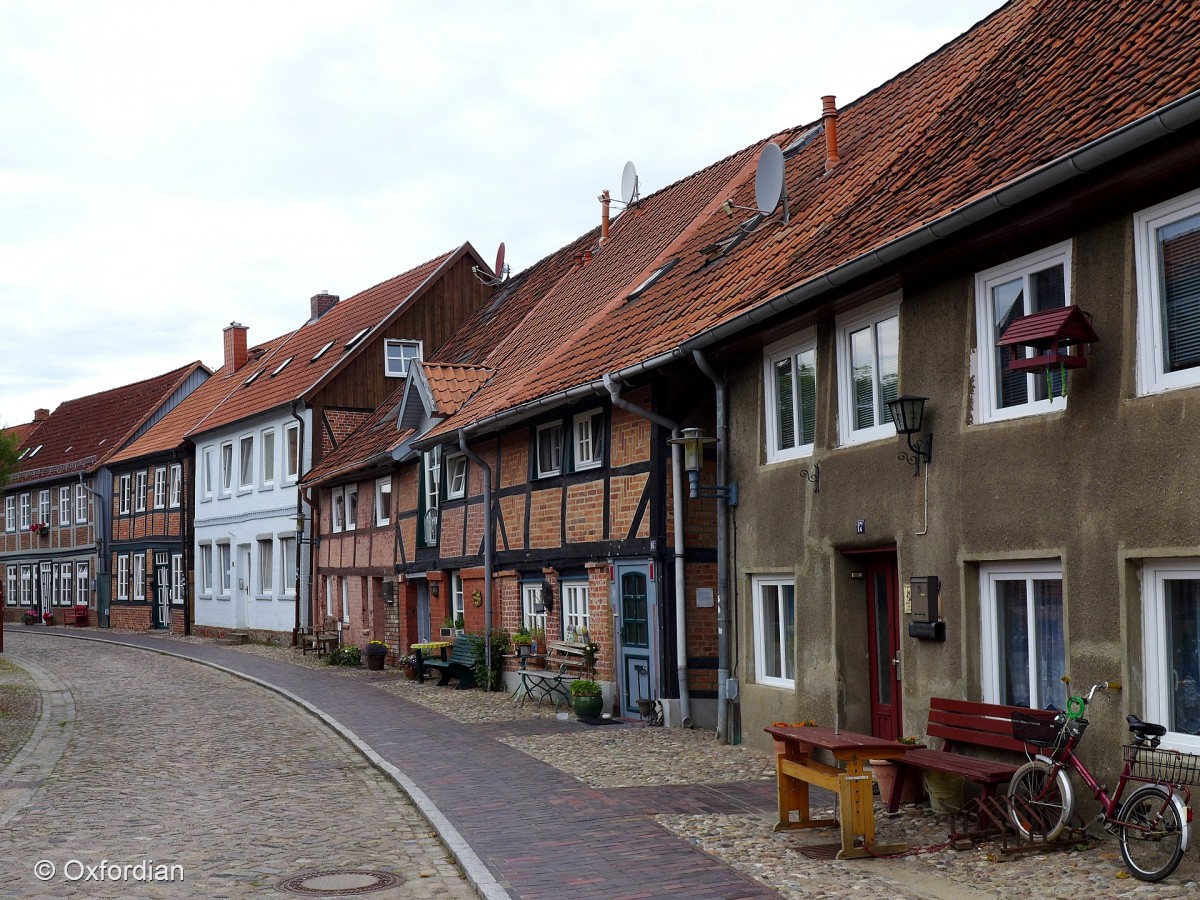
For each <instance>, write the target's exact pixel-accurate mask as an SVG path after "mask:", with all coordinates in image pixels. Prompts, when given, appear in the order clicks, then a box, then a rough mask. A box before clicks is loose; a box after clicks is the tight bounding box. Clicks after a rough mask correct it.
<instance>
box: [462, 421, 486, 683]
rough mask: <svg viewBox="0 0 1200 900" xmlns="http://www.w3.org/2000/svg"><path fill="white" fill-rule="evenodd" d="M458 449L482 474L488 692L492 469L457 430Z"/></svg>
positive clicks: (484, 639)
mask: <svg viewBox="0 0 1200 900" xmlns="http://www.w3.org/2000/svg"><path fill="white" fill-rule="evenodd" d="M458 449H459V450H461V451H462V452H463V456H465V457H466V458H467V459H469V460H470V461H471V462H473V463H475V465H477V466H479V470H480V471H481V472H483V596H484V597H486V598H487V603H485V604H484V605H483V633H484V637H483V650H484V660H485V661H486V665H487V670H488V690H491V688H492V685H491V671H492V543H493V541H492V469H491V467H490V466H489V465H488V464H487V463H485V462H484V461H483V459H482V458H481V457H480V456H479V454H477V453H476V452H475V451H474V450H472V449H471V448H470V447H468V446H467V433H466V432H465V431H463V430H462V429H461V428H460V429H459V430H458Z"/></svg>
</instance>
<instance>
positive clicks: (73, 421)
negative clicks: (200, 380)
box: [12, 362, 204, 484]
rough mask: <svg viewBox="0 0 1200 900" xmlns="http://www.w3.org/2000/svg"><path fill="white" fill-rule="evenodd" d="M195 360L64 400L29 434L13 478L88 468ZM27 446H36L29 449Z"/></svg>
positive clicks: (112, 449) (119, 443)
mask: <svg viewBox="0 0 1200 900" xmlns="http://www.w3.org/2000/svg"><path fill="white" fill-rule="evenodd" d="M202 368H204V367H203V364H202V363H200V362H193V363H189V364H188V365H186V366H182V367H180V368H178V369H174V370H172V371H170V372H167V373H165V374H163V375H159V376H157V377H155V378H150V379H147V380H146V381H139V382H137V383H135V384H130V385H126V386H125V387H119V388H114V389H113V390H110V391H103V392H101V393H99V394H91V395H89V396H87V397H79V398H77V399H75V400H68V401H66V402H65V403H62V404H60V405H59V407H58V408H57V409H56V410H54V412H52V413H51V414H50V417H49V418H48V419H46V420H45V421H44V422H43V423H42V424H41V427H40V428H38V430H37V432H36V433H35V435H34V441H33V443H32V447H31V452H30V453H27V454H26V455H25V458H24V459H22V460H21V461H20V462H19V463H18V465H17V471H16V473H15V474H14V475H13V480H12V483H13V484H20V483H31V482H34V481H40V480H42V479H45V478H56V477H59V476H61V475H63V474H66V473H69V472H76V471H79V472H90V471H93V470H94V469H96V468H97V467H99V466H101V465H104V464H105V463H106V462H107V461H108V460H109V459H110V458H111V457H112V456H113V455H114V454H115V453H117V452H118V451H120V450H121V449H122V448H123V447H124V446H125V445H126V444H127V443H128V442H129V440H130V439H131V438H132V437H133V435H134V434H135V433H136V432H137V430H138V429H139V428H141V427H142V426H143V425H144V424H145V423H146V421H147V420H148V419H149V418H150V417H151V416H152V415H153V414H154V413H155V412H157V411H158V410H159V409H160V408H161V407H162V405H163V403H165V402H166V401H167V400H168V399H169V398H170V397H171V395H172V394H173V393H175V391H176V390H177V389H178V388H179V387H180V386H182V385H183V384H184V382H186V381H187V379H188V378H190V377H191V376H192V374H193V373H194V372H195V371H196V370H197V369H202ZM32 448H39V449H37V452H36V453H35V452H32Z"/></svg>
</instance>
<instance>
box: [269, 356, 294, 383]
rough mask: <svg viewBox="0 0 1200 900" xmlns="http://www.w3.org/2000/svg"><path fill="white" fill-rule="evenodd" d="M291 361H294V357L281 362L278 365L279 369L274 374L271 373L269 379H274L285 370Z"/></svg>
mask: <svg viewBox="0 0 1200 900" xmlns="http://www.w3.org/2000/svg"><path fill="white" fill-rule="evenodd" d="M293 359H295V357H294V356H289V357H288V358H287V359H285V360H284V361H283V362H281V363H280V364H279V368H277V369H276V370H275V371H274V372H272V373H271V377H272V378H274V377H275V376H276V375H278V374H279V373H280V372H282V371H283V370H284V369H286V368H287V364H288V363H290V362H291V361H292V360H293Z"/></svg>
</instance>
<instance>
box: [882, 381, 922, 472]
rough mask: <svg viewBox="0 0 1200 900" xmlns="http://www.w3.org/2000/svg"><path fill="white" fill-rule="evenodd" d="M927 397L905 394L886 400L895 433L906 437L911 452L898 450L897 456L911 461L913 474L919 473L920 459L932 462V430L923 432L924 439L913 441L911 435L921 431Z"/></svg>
mask: <svg viewBox="0 0 1200 900" xmlns="http://www.w3.org/2000/svg"><path fill="white" fill-rule="evenodd" d="M928 399H929V398H928V397H912V396H909V395H908V394H905V395H904V396H903V397H897V398H896V399H895V400H889V401H888V411H889V412H890V413H891V414H892V424H894V425H895V426H896V433H897V434H902V435H904V436H905V437H906V438H907V439H908V449H909V450H911V451H912V452H911V453H906V452H904V451H903V450H901V451H900V456H899V458H900V459H902V460H904V461H905V462H909V463H912V466H913V475H914V476H917V475H920V474H921V460H925V465H926V466H928V465H929V464H930V463H931V462H933V432H926V433H925V440H924V441H917V442H916V443H913V439H912V436H913V435H914V434H918V433H920V431H921V420H922V419H923V418H924V417H925V401H926V400H928Z"/></svg>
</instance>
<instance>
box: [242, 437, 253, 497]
mask: <svg viewBox="0 0 1200 900" xmlns="http://www.w3.org/2000/svg"><path fill="white" fill-rule="evenodd" d="M252 487H254V435H247V436H246V437H244V438H242V439H241V440H240V441H239V442H238V488H240V489H241V490H243V491H248V490H250V489H251V488H252Z"/></svg>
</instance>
